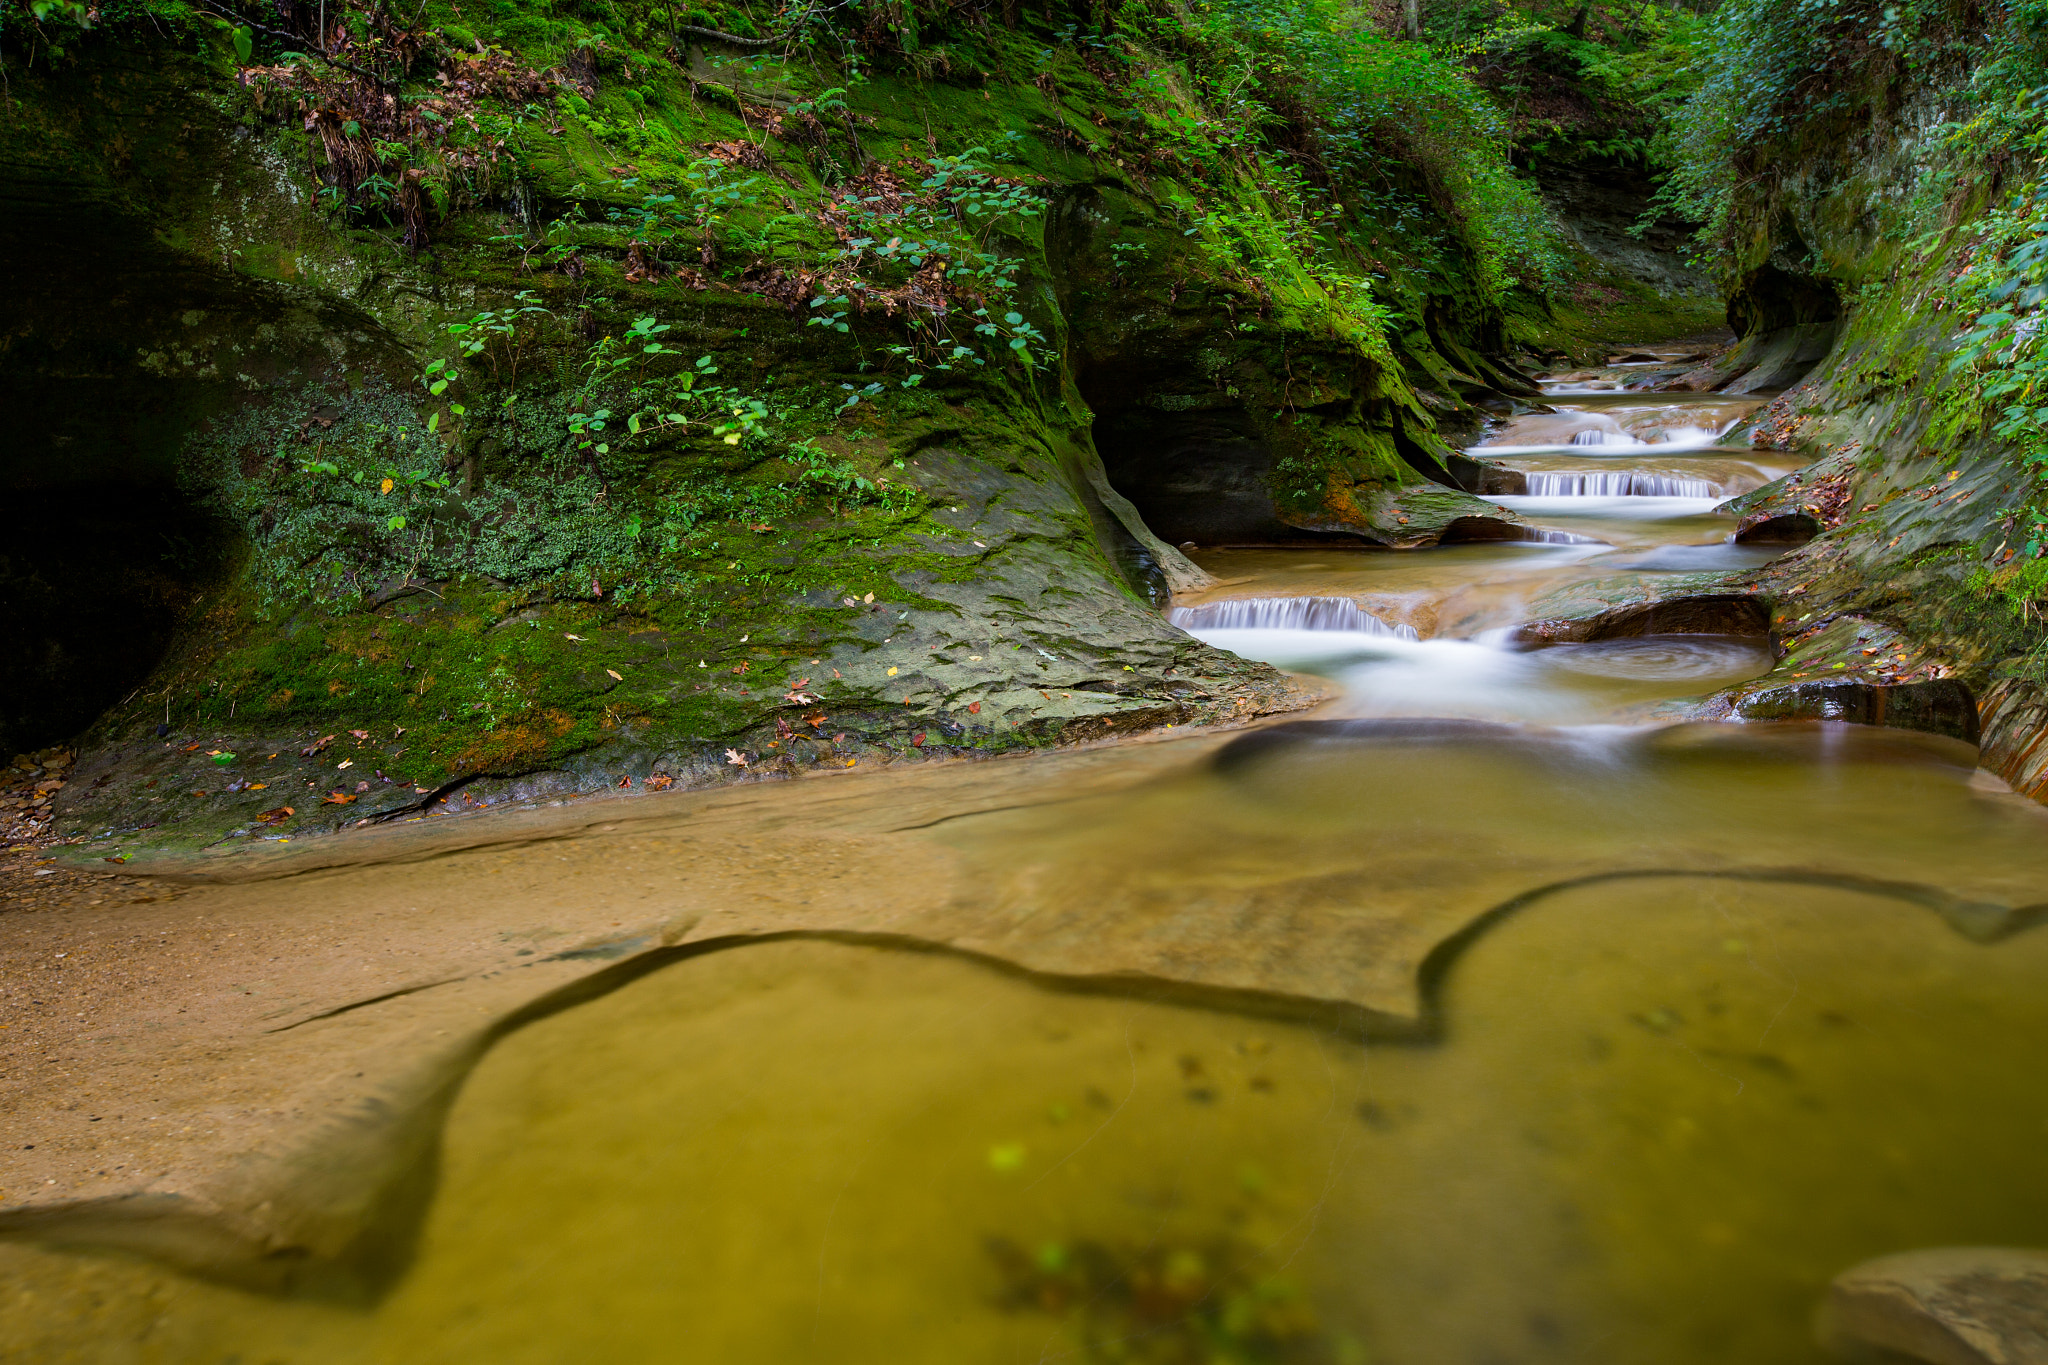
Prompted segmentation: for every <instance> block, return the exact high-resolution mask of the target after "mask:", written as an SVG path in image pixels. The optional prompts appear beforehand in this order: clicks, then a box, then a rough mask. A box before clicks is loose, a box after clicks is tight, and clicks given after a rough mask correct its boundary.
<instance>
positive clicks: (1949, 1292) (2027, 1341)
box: [1821, 1247, 2048, 1365]
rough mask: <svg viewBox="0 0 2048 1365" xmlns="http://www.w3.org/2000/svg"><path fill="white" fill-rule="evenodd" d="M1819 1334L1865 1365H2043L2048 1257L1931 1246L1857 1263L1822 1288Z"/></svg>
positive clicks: (2047, 1345) (2047, 1355) (2046, 1364)
mask: <svg viewBox="0 0 2048 1365" xmlns="http://www.w3.org/2000/svg"><path fill="white" fill-rule="evenodd" d="M1821 1334H1822V1338H1823V1340H1824V1341H1825V1342H1826V1343H1827V1345H1828V1346H1829V1348H1830V1349H1832V1350H1833V1351H1835V1353H1836V1354H1838V1355H1840V1356H1841V1357H1842V1358H1843V1359H1845V1360H1850V1361H1856V1362H1868V1363H1870V1365H1878V1363H1880V1362H1895V1363H1896V1362H1909V1361H1910V1362H1921V1363H1922V1365H2048V1252H2043V1251H2031V1250H2022V1249H2017V1248H2010V1247H1940V1248H1935V1249H1932V1250H1925V1251H1909V1252H1906V1253H1904V1254H1903V1255H1898V1256H1885V1257H1881V1258H1879V1259H1877V1260H1874V1261H1866V1262H1865V1263H1864V1264H1862V1265H1859V1266H1857V1267H1855V1268H1854V1269H1852V1270H1848V1271H1845V1272H1843V1273H1842V1274H1841V1275H1839V1276H1837V1277H1836V1278H1835V1281H1834V1283H1833V1284H1832V1285H1830V1286H1829V1287H1828V1297H1827V1302H1826V1304H1825V1306H1824V1308H1823V1309H1822V1323H1821Z"/></svg>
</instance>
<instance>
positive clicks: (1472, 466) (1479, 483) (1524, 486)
mask: <svg viewBox="0 0 2048 1365" xmlns="http://www.w3.org/2000/svg"><path fill="white" fill-rule="evenodd" d="M1444 465H1445V468H1447V469H1449V470H1450V472H1451V478H1452V479H1454V480H1455V481H1456V482H1457V485H1458V487H1460V488H1462V489H1464V490H1465V491H1466V492H1467V493H1478V494H1480V495H1482V496H1489V497H1497V496H1514V495H1517V494H1522V493H1526V492H1528V491H1529V476H1528V475H1527V474H1525V473H1523V472H1522V471H1521V470H1519V469H1510V468H1508V467H1507V466H1506V465H1504V464H1501V463H1499V462H1497V461H1494V460H1475V459H1473V458H1472V457H1470V456H1468V455H1452V456H1450V457H1449V458H1448V459H1447V460H1445V462H1444Z"/></svg>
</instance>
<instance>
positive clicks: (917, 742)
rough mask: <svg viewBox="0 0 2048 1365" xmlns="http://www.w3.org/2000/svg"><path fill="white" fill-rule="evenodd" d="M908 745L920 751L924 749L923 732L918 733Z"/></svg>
mask: <svg viewBox="0 0 2048 1365" xmlns="http://www.w3.org/2000/svg"><path fill="white" fill-rule="evenodd" d="M910 743H911V745H912V746H913V747H915V748H919V749H922V748H923V747H924V731H922V730H920V731H918V732H917V735H916V737H915V738H913V739H912V740H911V741H910Z"/></svg>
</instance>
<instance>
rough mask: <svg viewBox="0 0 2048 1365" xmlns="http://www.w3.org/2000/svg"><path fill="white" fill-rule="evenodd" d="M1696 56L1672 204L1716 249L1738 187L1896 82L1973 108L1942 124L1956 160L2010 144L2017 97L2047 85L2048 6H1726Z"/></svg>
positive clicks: (1872, 0)
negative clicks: (1927, 87) (1945, 92)
mask: <svg viewBox="0 0 2048 1365" xmlns="http://www.w3.org/2000/svg"><path fill="white" fill-rule="evenodd" d="M1697 53H1698V56H1697V60H1696V62H1695V68H1694V77H1695V79H1697V81H1698V91H1697V93H1696V94H1695V95H1694V96H1693V98H1691V99H1690V100H1689V101H1687V103H1686V104H1685V105H1684V106H1683V108H1682V109H1681V110H1680V111H1679V112H1678V114H1677V116H1676V118H1675V122H1674V128H1673V135H1672V158H1673V160H1674V162H1675V165H1676V168H1677V169H1676V172H1675V174H1674V175H1673V177H1672V181H1671V191H1672V200H1673V202H1674V204H1675V205H1676V206H1677V207H1678V208H1679V209H1680V210H1681V211H1683V212H1684V213H1685V214H1686V215H1687V216H1689V217H1691V218H1692V219H1693V220H1695V221H1697V222H1700V223H1703V224H1705V227H1704V228H1703V230H1702V234H1701V236H1702V240H1703V241H1704V242H1706V243H1707V244H1708V245H1709V246H1710V247H1711V248H1715V249H1721V250H1725V249H1726V246H1727V243H1728V238H1729V234H1730V232H1731V231H1732V229H1733V222H1734V215H1735V213H1736V211H1737V207H1738V204H1737V200H1738V189H1740V188H1742V187H1745V186H1750V187H1760V186H1761V185H1762V184H1767V183H1768V182H1769V181H1770V179H1771V178H1772V172H1774V171H1775V169H1776V168H1777V167H1778V166H1781V165H1783V164H1785V162H1786V161H1787V160H1788V159H1789V160H1791V161H1793V162H1794V163H1795V164H1796V162H1797V160H1798V159H1799V157H1798V154H1797V152H1796V150H1795V149H1797V148H1798V147H1799V145H1800V143H1801V140H1802V139H1805V138H1809V137H1812V136H1814V135H1815V133H1816V130H1818V129H1821V128H1824V127H1830V126H1834V125H1837V124H1841V123H1843V121H1845V120H1855V119H1862V118H1877V117H1879V116H1880V113H1881V112H1882V111H1883V110H1884V109H1885V108H1886V107H1887V104H1888V101H1889V100H1890V98H1891V91H1892V90H1893V89H1894V87H1895V86H1896V85H1897V84H1898V83H1899V82H1901V81H1907V80H1912V81H1918V82H1921V83H1922V84H1923V85H1924V84H1927V83H1931V82H1937V81H1938V82H1939V83H1941V84H1942V85H1944V86H1946V87H1948V88H1949V89H1950V90H1951V91H1952V93H1954V94H1957V95H1961V96H1962V97H1963V98H1964V99H1965V100H1966V101H1968V102H1969V103H1971V104H1973V105H1975V106H1976V110H1975V114H1974V117H1972V118H1969V119H1966V120H1964V121H1963V122H1962V123H1961V124H1959V125H1951V126H1950V127H1949V128H1948V129H1946V130H1944V131H1945V132H1947V133H1948V134H1950V137H1949V142H1950V145H1951V147H1952V149H1953V150H1954V152H1955V153H1956V154H1957V159H1958V161H1960V162H1963V163H1968V162H1975V163H1978V164H1983V163H1984V162H1987V161H1989V160H1991V159H1994V158H1996V157H1997V156H1999V155H2000V154H2001V153H2003V152H2004V151H2006V150H2008V149H2009V148H2010V147H2011V146H2012V145H2013V144H2012V141H2011V140H2012V138H2013V137H2015V136H2016V135H2019V134H2020V133H2021V131H2022V130H2021V128H2020V127H2019V126H2018V125H2017V124H2016V123H2015V121H2014V120H2013V119H2012V118H2011V117H2010V114H2011V111H2012V108H2013V101H2014V100H2015V98H2016V97H2018V96H2020V95H2021V94H2022V92H2024V91H2026V90H2029V89H2031V88H2033V87H2035V86H2038V85H2040V84H2042V83H2043V82H2044V81H2048V0H1981V3H1980V0H1728V3H1726V4H1724V5H1723V6H1722V7H1721V9H1720V10H1719V11H1718V12H1717V13H1716V14H1715V15H1714V17H1713V19H1712V22H1711V24H1710V26H1709V28H1708V30H1707V31H1706V33H1705V34H1704V35H1703V36H1702V37H1701V39H1700V41H1699V42H1698V44H1697ZM1962 129H1967V130H1968V135H1967V137H1966V138H1957V137H1956V136H1954V135H1955V134H1956V133H1958V132H1959V131H1961V130H1962ZM1949 169H1950V170H1951V171H1952V170H1953V169H1955V168H1954V167H1953V166H1952V167H1950V168H1949ZM1938 173H1939V171H1938V169H1937V174H1938ZM1944 183H1947V181H1946V179H1944Z"/></svg>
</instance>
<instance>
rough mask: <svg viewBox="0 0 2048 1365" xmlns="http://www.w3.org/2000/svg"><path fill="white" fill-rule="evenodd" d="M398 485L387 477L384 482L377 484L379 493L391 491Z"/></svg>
mask: <svg viewBox="0 0 2048 1365" xmlns="http://www.w3.org/2000/svg"><path fill="white" fill-rule="evenodd" d="M397 486H398V485H397V484H395V483H393V482H392V481H391V480H389V479H386V480H384V482H382V483H380V484H378V485H377V491H378V492H379V493H389V492H390V491H391V490H392V489H394V488H396V487H397Z"/></svg>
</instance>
